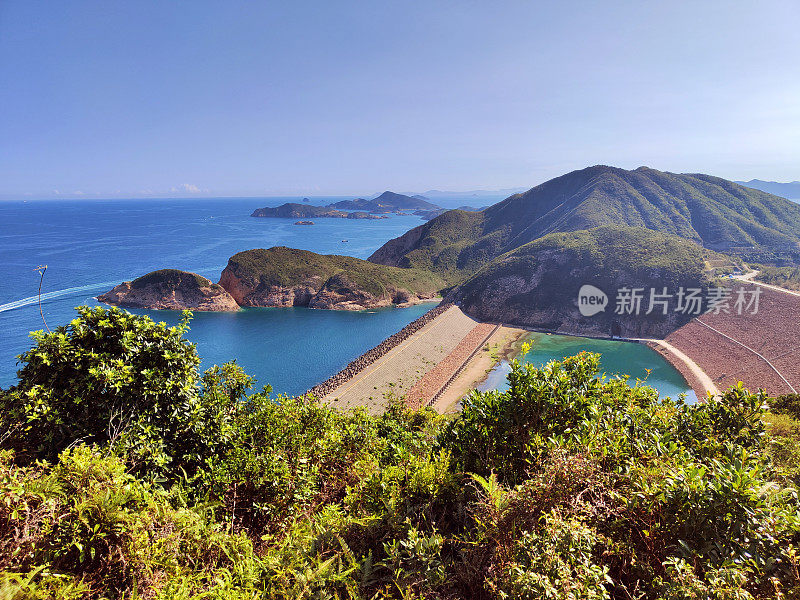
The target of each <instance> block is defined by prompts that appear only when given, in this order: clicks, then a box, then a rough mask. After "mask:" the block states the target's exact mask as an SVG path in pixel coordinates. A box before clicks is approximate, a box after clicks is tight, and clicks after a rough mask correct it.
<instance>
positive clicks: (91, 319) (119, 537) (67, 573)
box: [0, 309, 800, 600]
mask: <svg viewBox="0 0 800 600" xmlns="http://www.w3.org/2000/svg"><path fill="white" fill-rule="evenodd" d="M184 329H185V324H184V325H183V326H182V327H179V328H167V327H166V326H164V325H157V324H155V323H152V321H150V320H149V319H148V318H146V317H133V316H131V315H128V314H127V313H124V312H122V311H116V310H112V311H105V310H103V309H100V310H98V311H95V310H90V309H85V310H82V311H81V315H80V316H79V318H78V319H76V321H75V322H73V324H71V326H70V327H69V328H65V329H63V330H60V331H59V332H56V333H55V334H52V335H50V336H47V335H43V334H39V335H38V336H37V337H36V339H37V341H38V345H37V346H36V347H35V348H33V349H32V350H31V351H30V352H29V353H26V355H25V359H24V362H25V367H24V368H23V369H22V370H21V374H22V375H23V376H22V377H21V380H20V384H19V385H18V386H16V387H15V388H13V389H12V390H9V391H7V392H4V393H3V399H2V402H3V406H4V407H6V408H8V409H10V410H9V411H6V413H4V416H3V426H4V428H5V431H6V433H5V435H4V436H3V437H2V439H0V442H1V443H2V445H3V446H4V448H5V450H2V451H0V594H2V597H9V598H120V599H121V598H138V597H146V598H270V599H272V598H287V599H288V598H292V599H294V598H330V599H344V598H352V599H365V598H370V599H372V598H376V599H377V598H403V599H410V598H437V599H438V598H476V599H484V598H485V599H489V598H574V599H576V600H579V599H597V598H639V599H651V598H652V599H662V598H698V599H700V598H703V599H705V598H719V599H737V600H738V599H749V598H759V599H760V598H779V597H780V598H793V597H797V596H798V594H800V573H799V569H798V560H797V548H798V546H799V545H800V503H799V502H798V498H797V492H796V488H795V487H794V483H793V482H794V481H796V479H797V475H796V465H797V464H798V463H800V461H799V460H798V457H800V452H799V451H798V448H800V442H798V439H797V431H798V430H797V429H796V423H795V422H794V421H793V420H792V418H791V417H790V416H788V415H775V414H769V415H767V414H765V413H764V412H763V411H764V407H765V406H767V405H769V406H774V407H778V406H783V404H781V402H783V403H784V404H785V403H786V402H788V401H787V400H786V399H784V400H781V401H780V402H776V401H774V400H772V399H768V398H766V397H764V396H763V394H750V393H748V392H747V391H746V390H744V389H743V388H742V387H735V388H732V389H731V390H728V391H727V392H726V393H725V394H724V395H723V396H722V397H719V398H717V399H715V400H709V401H708V402H706V403H704V404H698V405H694V406H688V405H686V404H684V403H683V402H682V401H681V400H678V401H677V402H673V401H671V400H669V399H660V398H659V397H658V395H657V394H656V393H655V392H654V391H653V390H652V389H650V388H648V387H645V386H643V385H638V386H635V387H630V386H628V385H627V384H626V383H625V382H624V381H622V380H619V379H611V380H606V379H603V378H599V377H598V373H597V367H598V357H597V356H596V355H592V354H581V355H578V356H576V357H571V358H567V359H565V360H563V361H558V362H553V363H550V364H549V365H547V366H546V367H545V368H543V369H534V368H533V367H532V366H530V365H521V364H519V363H515V364H513V366H512V372H511V375H510V376H509V383H510V389H509V390H508V391H507V392H503V393H498V392H488V393H477V392H476V393H473V394H472V395H471V396H470V398H469V399H468V400H467V401H466V402H465V403H464V409H463V411H462V413H461V414H459V415H457V416H455V417H453V418H444V417H441V416H439V415H437V414H436V413H435V412H434V411H432V410H430V409H425V410H421V411H412V410H409V409H407V408H405V407H404V406H403V405H402V404H401V403H394V404H392V405H391V406H390V407H389V409H388V410H387V411H386V412H385V413H384V414H382V415H379V416H370V415H368V414H367V413H366V412H365V411H364V410H351V411H338V410H334V409H331V408H329V407H327V406H324V405H322V404H320V403H318V402H317V401H315V400H313V399H306V398H286V397H281V396H279V397H277V398H274V397H270V395H269V390H268V389H267V390H265V391H263V392H261V393H257V394H252V395H250V396H247V395H246V394H247V391H248V389H249V387H250V385H251V384H252V380H251V379H250V378H249V377H247V376H246V375H245V374H244V373H243V372H242V371H241V369H240V368H239V367H237V366H236V365H235V364H227V365H223V366H220V367H215V368H212V369H210V370H208V371H206V372H205V373H204V374H203V375H202V376H201V375H200V374H199V373H198V372H197V370H196V365H197V360H196V355H195V354H194V348H193V347H192V346H191V345H189V344H187V343H186V342H185V341H183V340H182V333H183V330H184ZM98 337H100V338H106V337H108V338H109V339H108V340H105V341H102V340H100V339H98ZM166 354H169V355H170V356H171V358H167V357H165V355H166ZM74 364H78V365H86V366H87V369H83V368H77V367H69V366H68V365H74ZM172 366H175V367H176V369H175V370H174V371H172V370H171V368H172ZM92 369H93V370H94V371H92ZM106 372H109V373H113V374H114V377H113V379H114V380H115V381H117V382H119V383H120V385H119V386H118V387H114V386H110V387H109V388H106V387H102V386H101V385H100V384H99V383H98V382H101V381H103V379H102V377H101V376H100V374H101V373H106ZM157 382H159V383H158V384H157ZM161 384H163V385H164V386H166V387H161ZM89 399H90V401H91V406H92V407H93V411H94V413H96V416H94V417H92V416H91V415H90V414H89V411H87V410H86V405H85V402H87V401H88V400H89ZM789 400H791V399H789ZM789 405H791V402H788V404H787V406H789ZM120 406H122V407H126V408H128V409H134V408H135V409H136V411H137V412H136V414H135V418H131V419H130V420H129V421H128V422H127V423H126V426H125V427H122V428H120V430H119V432H117V434H110V433H108V427H107V426H102V424H103V419H108V417H109V415H111V414H113V411H115V410H118V408H119V407H120ZM11 410H13V411H16V412H11ZM781 410H783V408H782V409H781ZM787 410H788V409H787ZM9 415H13V418H10V417H9ZM14 419H18V423H21V424H22V425H21V426H18V427H16V428H15V427H14V424H15V421H14ZM765 419H766V420H767V421H769V423H770V424H769V426H768V427H767V426H766V425H765ZM775 419H778V421H776V420H775ZM784 421H785V422H784ZM49 423H52V424H53V427H54V428H59V427H60V428H61V429H58V431H59V435H58V436H52V437H48V435H47V428H48V425H47V424H49ZM776 423H778V424H779V426H778V425H776ZM84 438H85V439H84ZM61 446H64V448H63V449H61V450H60V452H59V453H58V454H54V453H55V452H56V450H57V449H59V448H60V447H61ZM66 446H70V447H66ZM37 457H38V458H47V459H49V462H42V461H34V460H32V459H33V458H37ZM793 466H794V467H795V469H794V470H792V467H793Z"/></svg>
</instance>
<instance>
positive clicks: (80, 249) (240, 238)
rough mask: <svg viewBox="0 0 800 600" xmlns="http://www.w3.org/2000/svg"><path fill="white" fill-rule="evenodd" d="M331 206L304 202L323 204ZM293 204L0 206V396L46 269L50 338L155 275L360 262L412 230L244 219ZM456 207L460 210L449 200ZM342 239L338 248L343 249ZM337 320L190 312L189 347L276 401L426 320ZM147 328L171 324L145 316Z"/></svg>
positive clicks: (276, 313) (328, 314)
mask: <svg viewBox="0 0 800 600" xmlns="http://www.w3.org/2000/svg"><path fill="white" fill-rule="evenodd" d="M341 199H342V198H331V197H327V198H312V203H314V204H327V203H330V202H334V201H336V200H341ZM287 201H300V199H299V198H262V199H259V198H255V199H254V198H247V199H202V200H195V199H180V200H114V201H100V200H90V201H85V200H84V201H63V200H62V201H31V202H21V201H20V202H17V201H10V202H0V386H2V387H8V386H10V385H13V384H14V383H15V382H16V369H17V365H16V356H17V355H18V354H20V353H21V352H23V351H24V350H26V349H27V348H29V347H30V340H29V339H28V332H29V331H32V330H36V329H42V328H43V324H42V320H41V318H40V316H39V308H38V306H37V298H36V294H37V287H38V285H39V274H38V273H37V272H35V271H34V268H35V267H36V266H37V265H40V264H47V265H48V270H47V273H46V275H45V278H44V287H43V290H42V292H43V295H42V298H43V308H44V313H45V318H46V319H47V323H48V324H49V326H50V327H51V328H53V327H55V326H56V325H61V324H65V323H67V322H69V320H70V319H72V318H73V317H74V316H75V311H74V307H75V306H78V305H81V304H90V305H96V304H97V302H96V301H95V299H94V297H95V296H97V295H98V294H100V293H102V292H104V291H106V290H108V289H110V288H111V287H113V286H114V285H116V284H118V283H119V282H121V281H124V280H130V279H133V278H135V277H138V276H139V275H143V274H144V273H147V272H149V271H152V270H154V269H162V268H168V267H171V268H180V269H186V270H189V271H194V272H196V273H200V274H201V275H204V276H206V277H209V278H210V279H212V280H213V281H217V280H218V279H219V275H220V273H221V272H222V269H223V268H224V267H225V265H226V264H227V262H228V257H230V256H231V255H232V254H235V253H236V252H239V251H241V250H247V249H250V248H269V247H271V246H279V245H284V246H291V247H295V248H302V249H305V250H312V251H314V252H320V253H324V254H348V255H350V256H356V257H359V258H366V257H367V256H369V255H370V254H371V253H372V252H374V251H375V250H376V249H377V248H378V247H379V246H381V245H382V244H383V243H384V242H386V241H387V240H389V239H391V238H394V237H397V236H399V235H401V234H403V233H405V232H406V231H407V230H409V229H410V228H412V227H415V226H417V225H419V224H421V223H423V221H422V219H420V218H419V217H414V216H396V215H393V216H392V217H391V218H389V219H381V220H375V221H355V220H350V219H318V220H316V225H314V226H313V227H299V226H296V225H294V224H293V223H294V219H258V218H252V217H250V216H249V215H250V213H251V212H252V211H253V210H254V209H255V208H259V207H262V206H277V205H278V204H281V203H283V202H287ZM455 201H457V202H460V203H462V204H463V203H464V202H463V200H455ZM345 239H346V240H348V241H347V242H343V241H342V240H345ZM432 306H433V305H431V304H424V305H419V306H415V307H411V308H404V309H394V308H392V309H385V310H380V311H373V312H360V313H347V312H340V311H319V310H317V311H314V310H308V309H298V308H288V309H249V310H244V311H241V312H238V313H234V314H231V313H226V314H219V313H214V314H211V313H197V314H196V315H195V319H194V321H193V323H192V329H191V331H190V332H189V334H188V338H189V339H190V340H191V341H192V342H195V343H196V344H197V349H198V352H199V354H200V356H201V357H202V359H203V364H204V366H209V365H211V364H214V363H220V362H223V361H226V360H230V359H233V358H236V359H238V362H239V363H240V364H241V365H243V366H244V367H245V370H246V371H247V372H248V373H249V374H251V375H253V376H255V377H256V378H257V379H258V382H259V385H264V384H271V385H272V386H273V387H274V389H275V391H276V392H284V393H288V394H296V393H301V392H303V391H305V390H306V389H308V388H309V387H311V386H313V385H315V384H316V383H319V382H320V381H322V380H324V379H326V378H327V377H329V376H330V375H332V374H334V373H335V372H337V371H338V370H339V369H341V368H342V367H344V366H345V365H346V364H347V363H348V362H350V361H351V360H353V359H354V358H356V357H357V356H359V355H360V354H362V353H363V352H365V351H366V350H368V349H369V348H371V347H373V346H375V345H376V344H378V343H379V342H380V341H381V340H383V339H385V338H386V337H388V336H389V335H391V334H392V333H394V332H396V331H398V330H399V329H402V328H403V327H404V326H405V325H406V324H408V323H409V322H411V321H413V320H414V319H415V318H417V317H418V316H420V315H421V314H423V313H424V312H425V311H426V310H429V309H430V308H431V307H432ZM151 314H152V316H153V317H154V318H156V319H157V320H163V321H167V322H170V323H174V322H177V320H178V318H179V315H178V313H175V312H169V311H153V312H152V313H151Z"/></svg>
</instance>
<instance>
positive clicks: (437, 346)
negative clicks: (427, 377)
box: [323, 306, 477, 413]
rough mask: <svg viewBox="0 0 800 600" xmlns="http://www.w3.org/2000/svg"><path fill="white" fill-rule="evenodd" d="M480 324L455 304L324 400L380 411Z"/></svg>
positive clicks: (332, 403) (344, 406)
mask: <svg viewBox="0 0 800 600" xmlns="http://www.w3.org/2000/svg"><path fill="white" fill-rule="evenodd" d="M476 324H477V322H476V321H475V320H473V319H472V318H470V317H468V316H467V315H465V314H464V313H463V312H462V311H461V309H459V308H458V307H456V306H452V307H450V308H449V309H448V310H446V311H445V312H444V313H442V314H441V315H439V316H438V317H437V318H436V319H434V320H433V321H432V322H430V323H428V324H427V325H426V326H425V327H423V328H422V329H420V330H419V331H418V332H417V333H415V334H414V335H412V336H411V337H410V338H408V339H407V340H406V341H405V342H403V343H402V344H400V345H399V346H397V347H396V348H393V349H392V350H390V351H389V352H388V353H387V354H385V355H384V356H382V357H381V358H380V359H378V360H377V361H375V362H374V363H372V364H371V365H370V366H369V367H367V368H366V369H364V370H363V371H361V372H360V373H359V374H358V375H356V376H355V377H353V378H352V379H351V380H349V381H348V382H346V383H344V384H342V385H341V386H339V387H338V388H336V389H335V390H333V391H332V392H331V393H330V394H328V395H327V396H325V398H323V400H324V401H325V402H327V403H329V404H331V405H333V406H337V407H343V408H347V407H354V406H366V407H367V409H368V410H369V411H370V412H372V413H380V412H382V411H383V409H384V408H385V407H386V405H387V403H388V399H387V397H386V396H387V395H390V396H391V395H393V396H396V397H400V396H402V395H403V394H405V393H406V392H407V391H408V390H409V389H411V387H412V386H413V385H414V383H415V382H416V381H417V380H418V379H420V378H421V377H422V376H423V375H424V374H425V373H426V372H427V371H429V370H430V369H432V368H433V367H434V366H435V365H436V363H438V362H439V361H440V360H442V359H443V358H444V357H446V356H447V355H448V354H449V353H450V352H451V351H452V350H453V349H454V348H455V347H456V346H457V345H458V343H459V342H460V341H461V340H462V339H464V337H465V336H466V335H467V334H468V333H469V332H470V331H472V329H473V328H474V327H475V325H476Z"/></svg>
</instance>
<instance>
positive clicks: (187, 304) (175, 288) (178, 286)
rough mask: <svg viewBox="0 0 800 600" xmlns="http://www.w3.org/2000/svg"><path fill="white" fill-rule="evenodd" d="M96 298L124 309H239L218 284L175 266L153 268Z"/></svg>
mask: <svg viewBox="0 0 800 600" xmlns="http://www.w3.org/2000/svg"><path fill="white" fill-rule="evenodd" d="M97 299H98V300H99V301H100V302H105V303H106V304H111V305H114V306H121V307H124V308H146V309H153V310H184V309H189V310H199V311H234V310H239V305H238V304H237V303H236V300H234V299H233V297H232V296H231V295H230V294H229V293H228V292H227V291H225V289H224V288H223V287H222V286H221V285H219V284H216V283H212V282H211V281H209V280H208V279H206V278H205V277H201V276H200V275H197V274H195V273H188V272H186V271H178V270H176V269H165V270H162V271H155V272H153V273H149V274H147V275H144V276H143V277H140V278H138V279H135V280H133V281H125V282H123V283H121V284H120V285H118V286H116V287H115V288H114V289H112V290H110V291H108V292H106V293H105V294H102V295H100V296H98V297H97Z"/></svg>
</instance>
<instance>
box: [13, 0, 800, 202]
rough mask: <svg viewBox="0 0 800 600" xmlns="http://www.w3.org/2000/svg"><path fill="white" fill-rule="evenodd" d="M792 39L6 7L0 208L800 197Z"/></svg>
mask: <svg viewBox="0 0 800 600" xmlns="http://www.w3.org/2000/svg"><path fill="white" fill-rule="evenodd" d="M799 28H800V3H798V2H797V1H796V0H791V1H786V2H736V1H731V0H728V1H724V2H705V1H704V2H672V1H671V2H642V1H637V2H490V1H488V0H487V1H485V2H467V1H460V2H435V1H426V2H410V1H404V2H384V1H380V2H375V1H374V0H373V1H370V2H330V1H324V2H310V1H309V2H303V1H296V2H199V1H193V2H147V1H144V0H136V1H134V2H131V1H128V2H114V1H109V0H104V1H98V2H81V1H78V0H72V1H70V2H61V1H57V0H52V1H50V2H37V1H35V0H19V1H17V0H2V1H0V195H1V196H2V197H21V196H24V195H27V196H33V197H56V196H58V197H75V196H80V195H81V194H83V195H86V196H108V197H114V196H126V197H136V196H148V195H156V196H167V195H192V194H197V195H270V194H272V195H281V194H304V195H310V194H366V193H370V192H379V191H381V190H384V189H395V190H402V191H425V190H428V189H431V188H436V189H449V190H469V189H476V188H482V189H498V188H509V187H531V186H533V185H536V184H538V183H540V182H542V181H545V180H547V179H549V178H551V177H554V176H557V175H560V174H562V173H565V172H568V171H570V170H573V169H577V168H582V167H585V166H588V165H591V164H597V163H604V164H613V165H617V166H621V167H625V168H635V167H637V166H639V165H642V164H646V165H649V166H652V167H654V168H658V169H663V170H669V171H676V172H706V173H712V174H715V175H719V176H722V177H726V178H731V179H751V178H754V177H757V178H761V179H773V180H780V181H787V180H794V179H800V34H799V33H798V31H800V29H799ZM27 196H26V197H27Z"/></svg>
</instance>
